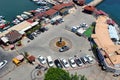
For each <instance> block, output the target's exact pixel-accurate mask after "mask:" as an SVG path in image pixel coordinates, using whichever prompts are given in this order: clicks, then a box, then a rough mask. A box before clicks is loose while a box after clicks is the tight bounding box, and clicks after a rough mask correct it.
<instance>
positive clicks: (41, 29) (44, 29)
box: [39, 27, 48, 32]
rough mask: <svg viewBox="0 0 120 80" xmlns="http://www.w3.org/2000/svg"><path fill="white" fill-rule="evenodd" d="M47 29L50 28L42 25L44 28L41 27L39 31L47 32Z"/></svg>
mask: <svg viewBox="0 0 120 80" xmlns="http://www.w3.org/2000/svg"><path fill="white" fill-rule="evenodd" d="M47 30H48V28H45V27H42V28H40V29H39V31H41V32H45V31H47Z"/></svg>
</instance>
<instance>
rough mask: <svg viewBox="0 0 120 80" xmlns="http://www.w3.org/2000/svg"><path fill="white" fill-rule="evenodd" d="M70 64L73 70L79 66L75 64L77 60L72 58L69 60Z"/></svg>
mask: <svg viewBox="0 0 120 80" xmlns="http://www.w3.org/2000/svg"><path fill="white" fill-rule="evenodd" d="M69 63H70V65H71V67H73V68H74V67H76V66H77V65H76V63H75V60H74V59H73V58H72V57H71V58H69Z"/></svg>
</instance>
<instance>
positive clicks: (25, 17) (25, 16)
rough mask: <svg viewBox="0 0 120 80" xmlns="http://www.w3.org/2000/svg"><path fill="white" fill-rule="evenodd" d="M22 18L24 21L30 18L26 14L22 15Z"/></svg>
mask: <svg viewBox="0 0 120 80" xmlns="http://www.w3.org/2000/svg"><path fill="white" fill-rule="evenodd" d="M21 17H22V18H23V19H28V18H29V17H28V16H27V15H26V14H21Z"/></svg>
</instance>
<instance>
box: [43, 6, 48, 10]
mask: <svg viewBox="0 0 120 80" xmlns="http://www.w3.org/2000/svg"><path fill="white" fill-rule="evenodd" d="M42 9H45V10H48V9H50V7H48V6H43V7H42Z"/></svg>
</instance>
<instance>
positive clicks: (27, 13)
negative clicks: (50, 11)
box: [23, 11, 33, 17]
mask: <svg viewBox="0 0 120 80" xmlns="http://www.w3.org/2000/svg"><path fill="white" fill-rule="evenodd" d="M23 13H24V14H26V15H28V16H29V17H33V15H32V14H31V13H29V12H26V11H24V12H23Z"/></svg>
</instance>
